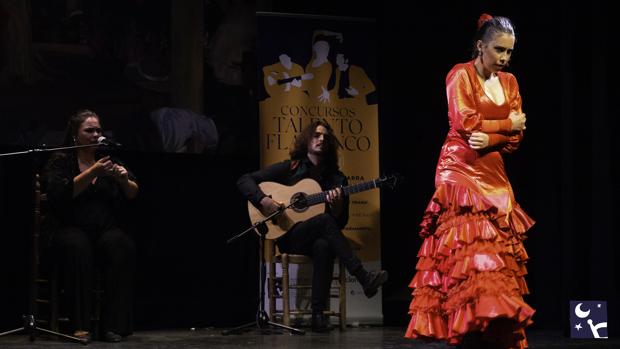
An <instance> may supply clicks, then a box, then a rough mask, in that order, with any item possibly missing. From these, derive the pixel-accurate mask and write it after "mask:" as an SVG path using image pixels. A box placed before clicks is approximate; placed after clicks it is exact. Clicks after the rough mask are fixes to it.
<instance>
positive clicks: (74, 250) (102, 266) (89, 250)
mask: <svg viewBox="0 0 620 349" xmlns="http://www.w3.org/2000/svg"><path fill="white" fill-rule="evenodd" d="M52 245H53V251H54V255H55V257H56V260H57V262H58V267H59V271H60V273H59V274H60V278H61V280H60V284H61V286H62V287H63V288H64V290H65V297H66V303H67V304H66V305H67V306H68V307H67V308H69V309H68V311H69V314H70V319H71V322H72V326H73V327H74V330H85V331H90V330H91V315H92V311H93V288H94V280H95V275H96V273H100V275H101V281H102V286H103V291H104V293H103V304H102V309H101V321H102V323H101V327H102V330H103V332H104V333H105V332H106V331H112V332H114V333H117V334H120V335H129V334H131V333H132V332H133V297H134V278H135V265H136V248H135V244H134V242H133V240H132V239H131V237H130V236H129V235H127V234H125V233H124V232H123V231H122V230H120V229H112V230H108V231H105V232H102V233H100V234H87V233H85V232H84V231H82V230H80V229H77V228H65V229H61V230H59V231H56V232H54V235H53V239H52Z"/></svg>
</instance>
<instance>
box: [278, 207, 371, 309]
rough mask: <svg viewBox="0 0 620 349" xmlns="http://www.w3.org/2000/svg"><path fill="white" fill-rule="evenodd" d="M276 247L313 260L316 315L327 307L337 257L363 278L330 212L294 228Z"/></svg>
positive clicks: (353, 255)
mask: <svg viewBox="0 0 620 349" xmlns="http://www.w3.org/2000/svg"><path fill="white" fill-rule="evenodd" d="M277 244H278V248H279V249H280V251H282V252H285V253H293V254H303V255H306V256H310V257H311V258H312V266H313V273H312V310H313V311H314V312H321V311H323V310H325V309H326V308H327V307H326V305H327V301H328V300H329V289H330V287H331V283H332V278H333V271H334V257H338V258H340V260H342V261H343V262H344V265H345V267H346V269H347V271H348V272H349V273H350V274H351V275H354V276H359V275H363V274H362V273H363V272H364V271H365V269H364V268H363V267H362V263H361V261H360V260H359V258H357V257H356V256H355V254H354V253H353V250H352V249H351V246H350V245H349V241H348V240H347V238H346V237H345V236H344V235H343V234H342V231H341V230H340V228H339V227H338V224H337V223H336V220H335V219H334V217H332V216H331V215H329V214H327V213H324V214H320V215H318V216H314V217H312V218H310V219H308V220H307V221H304V222H301V223H299V224H297V225H295V226H294V227H293V228H291V229H290V230H289V231H288V232H287V233H286V234H284V236H282V238H280V239H279V240H278V242H277Z"/></svg>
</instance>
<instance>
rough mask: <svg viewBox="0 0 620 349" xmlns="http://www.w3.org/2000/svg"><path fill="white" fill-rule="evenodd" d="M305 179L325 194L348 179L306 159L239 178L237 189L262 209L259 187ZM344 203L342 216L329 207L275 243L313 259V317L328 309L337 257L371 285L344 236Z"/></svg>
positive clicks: (287, 251) (346, 201)
mask: <svg viewBox="0 0 620 349" xmlns="http://www.w3.org/2000/svg"><path fill="white" fill-rule="evenodd" d="M305 178H312V179H314V180H316V181H317V182H318V183H319V184H320V186H321V188H322V189H323V190H329V189H334V188H336V187H339V186H346V185H347V178H346V177H345V176H344V174H343V173H342V172H340V171H338V170H333V171H329V170H326V169H322V168H321V167H318V166H315V165H314V164H313V163H312V162H310V160H308V159H307V158H305V159H302V160H294V161H291V160H286V161H283V162H280V163H276V164H274V165H271V166H269V167H266V168H264V169H262V170H259V171H256V172H252V173H248V174H245V175H243V176H242V177H241V178H239V180H238V182H237V186H238V188H239V190H240V191H241V193H242V194H243V195H244V196H245V197H246V198H247V199H248V200H249V201H250V202H251V203H252V204H254V206H256V207H260V201H261V199H262V198H263V197H265V196H266V194H265V193H263V192H262V191H261V190H260V188H259V187H258V185H257V184H259V183H261V182H264V181H271V182H277V183H280V184H283V185H288V186H290V185H294V184H295V183H297V182H298V181H300V180H302V179H305ZM343 200H344V202H343V210H342V213H341V214H340V215H339V216H337V217H336V216H334V215H332V214H331V213H330V212H329V205H327V212H326V213H323V214H320V215H317V216H314V217H312V218H310V219H308V220H306V221H304V222H300V223H298V224H296V225H295V226H293V227H292V228H291V229H290V230H289V231H288V232H286V233H285V234H284V235H283V236H282V237H280V238H279V239H278V240H277V241H276V244H277V245H278V248H279V249H280V251H282V252H286V253H295V254H304V255H307V256H310V257H312V261H313V274H312V310H313V312H314V313H319V312H322V311H323V310H325V309H326V305H327V300H328V298H329V289H330V285H331V282H332V277H333V275H332V274H333V266H334V257H338V258H340V259H341V260H342V261H343V262H344V265H345V267H346V268H347V271H348V272H349V273H350V274H351V275H354V276H356V277H357V278H358V280H359V281H360V282H361V283H362V285H365V284H367V283H368V282H369V280H368V279H369V277H370V276H369V273H368V272H367V271H366V270H365V269H364V268H363V266H362V263H361V261H360V260H359V259H358V258H357V257H356V256H355V255H354V253H353V250H352V249H351V246H350V245H349V242H348V241H347V239H346V237H345V236H344V235H343V234H342V232H341V229H342V228H344V226H345V225H346V224H347V221H348V218H349V199H348V197H347V196H345V197H344V198H343Z"/></svg>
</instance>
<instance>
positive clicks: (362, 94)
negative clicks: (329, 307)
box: [257, 13, 382, 323]
mask: <svg viewBox="0 0 620 349" xmlns="http://www.w3.org/2000/svg"><path fill="white" fill-rule="evenodd" d="M376 44H377V42H376V24H375V22H374V21H369V20H361V19H351V18H336V17H320V16H303V15H289V14H286V15H285V14H273V13H259V14H258V57H257V58H258V66H259V67H258V68H259V70H260V79H259V88H258V99H259V110H260V131H259V132H260V139H261V151H260V154H261V166H263V167H264V166H267V165H270V164H273V163H275V162H278V161H282V160H285V159H288V158H289V151H290V150H291V147H292V145H293V142H294V140H295V137H296V136H297V135H298V134H299V132H300V131H301V130H302V129H303V128H304V127H306V126H307V125H308V124H310V123H312V122H314V121H316V120H323V121H326V122H327V123H329V124H330V125H331V126H332V128H333V130H334V132H335V134H336V137H337V138H338V140H339V141H340V144H341V145H342V149H341V151H340V163H339V165H340V169H341V170H342V172H344V173H345V175H347V177H348V180H349V184H356V183H360V182H363V181H369V180H373V179H375V178H377V177H379V130H378V124H379V122H378V105H377V90H376V67H377V62H376V56H375V55H374V53H375V52H376ZM379 208H380V207H379V191H378V190H369V191H365V192H362V193H358V194H354V195H353V196H351V197H350V215H349V223H348V225H347V226H346V228H345V229H344V233H345V235H346V236H347V237H348V238H349V239H350V240H352V241H353V244H354V245H358V246H359V249H358V250H357V251H356V253H357V254H358V256H359V257H360V258H361V259H362V261H364V263H365V265H366V266H367V267H368V268H369V269H379V268H380V261H381V255H380V250H381V245H380V241H381V235H380V230H379ZM298 277H299V278H300V279H301V278H306V276H303V275H298ZM292 279H295V272H293V274H292ZM347 280H348V284H347V287H348V297H347V304H348V307H347V313H348V315H349V316H348V319H349V321H351V322H358V321H360V322H365V323H380V322H381V321H382V309H381V294H380V293H379V294H378V295H377V296H375V297H374V298H373V299H370V300H368V299H367V298H366V297H365V296H364V293H363V292H362V290H361V286H360V285H358V284H356V280H355V279H354V278H352V277H349V278H347ZM292 303H293V304H295V303H296V302H294V301H293V302H292Z"/></svg>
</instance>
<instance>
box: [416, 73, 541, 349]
mask: <svg viewBox="0 0 620 349" xmlns="http://www.w3.org/2000/svg"><path fill="white" fill-rule="evenodd" d="M498 78H499V79H500V83H501V85H502V88H503V90H504V95H505V102H504V103H503V104H501V105H497V104H496V103H495V102H493V101H492V100H491V99H489V97H488V96H487V95H486V94H485V92H484V89H483V86H482V85H481V83H480V81H479V80H478V78H477V76H476V70H475V67H474V63H473V61H471V62H468V63H462V64H457V65H456V66H454V68H452V70H451V71H450V72H449V73H448V76H447V78H446V90H447V95H448V109H449V112H448V116H449V121H450V131H449V133H448V136H447V138H446V141H445V143H444V145H443V147H442V149H441V154H440V156H439V161H438V164H437V172H436V175H435V187H436V191H435V194H434V195H433V197H432V199H431V201H430V203H429V205H428V207H427V208H426V211H425V213H424V218H423V221H422V223H421V227H422V230H421V232H420V236H421V237H422V238H423V239H424V242H423V243H422V247H421V248H420V251H419V253H418V258H419V260H418V263H417V265H416V274H415V276H414V278H413V280H412V281H411V284H410V285H409V287H411V288H412V289H413V300H412V301H411V304H410V306H409V314H411V321H410V322H409V326H408V328H407V332H406V334H405V337H408V338H420V339H430V340H445V341H447V343H448V344H453V345H456V344H459V343H461V341H462V340H463V336H464V335H465V334H466V333H468V332H475V331H482V332H483V333H484V334H485V335H489V336H491V337H492V336H493V334H491V333H490V332H491V331H487V330H489V329H490V327H489V323H490V322H491V321H492V320H493V319H498V318H507V319H509V320H511V321H510V323H511V328H510V329H509V332H508V333H500V334H496V336H504V337H506V336H509V337H510V339H508V341H509V342H510V343H511V344H510V345H509V347H514V348H526V347H527V340H526V338H525V331H524V328H525V327H526V326H528V325H529V324H531V323H532V320H531V318H532V316H533V314H534V309H532V308H531V307H530V306H529V305H527V304H526V303H525V302H524V301H523V297H522V295H524V294H528V293H529V292H528V288H527V285H526V283H525V280H524V276H525V275H526V274H527V271H526V268H525V263H526V261H527V259H528V256H527V253H526V252H525V249H524V247H523V240H524V239H525V235H524V234H525V232H526V231H527V230H528V229H529V228H530V227H531V226H532V225H533V224H534V221H533V220H532V219H531V218H530V217H528V216H527V214H525V212H523V210H522V209H521V208H520V207H519V205H518V204H517V203H516V201H515V198H514V195H513V192H512V187H511V185H510V182H509V181H508V177H507V176H506V171H505V169H504V162H503V159H502V154H503V153H511V152H512V151H514V150H516V149H517V147H518V145H519V143H520V141H521V139H522V138H523V133H522V132H512V131H511V121H510V119H508V115H509V114H510V112H511V111H513V110H515V111H519V112H520V111H521V96H520V95H519V87H518V85H517V80H516V79H515V77H514V76H513V75H512V74H510V73H506V72H499V73H498ZM473 131H482V132H485V133H487V134H489V147H488V148H487V149H484V150H482V151H476V150H473V149H471V148H470V147H469V145H468V143H467V139H468V137H469V135H470V134H471V133H472V132H473ZM505 340H506V338H504V341H505Z"/></svg>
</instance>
